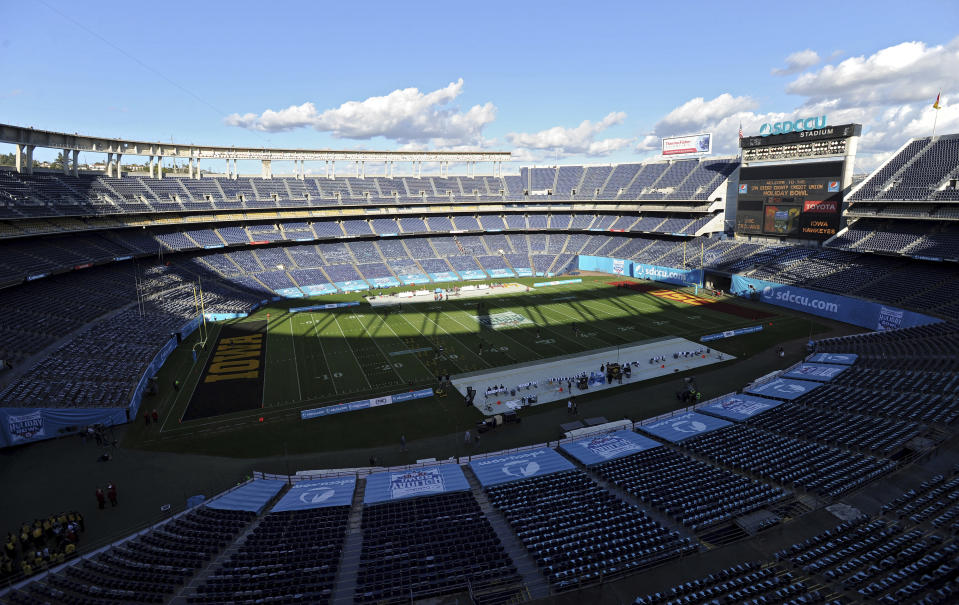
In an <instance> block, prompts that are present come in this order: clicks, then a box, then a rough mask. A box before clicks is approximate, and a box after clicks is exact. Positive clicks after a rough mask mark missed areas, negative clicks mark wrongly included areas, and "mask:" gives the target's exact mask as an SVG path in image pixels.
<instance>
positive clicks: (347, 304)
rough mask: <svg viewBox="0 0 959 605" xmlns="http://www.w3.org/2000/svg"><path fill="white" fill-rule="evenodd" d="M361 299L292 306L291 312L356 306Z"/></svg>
mask: <svg viewBox="0 0 959 605" xmlns="http://www.w3.org/2000/svg"><path fill="white" fill-rule="evenodd" d="M359 304H360V303H359V301H355V300H352V301H350V302H338V303H326V304H323V305H310V306H309V307H290V313H302V312H304V311H328V310H330V309H339V308H341V307H356V306H358V305H359Z"/></svg>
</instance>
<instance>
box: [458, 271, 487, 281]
mask: <svg viewBox="0 0 959 605" xmlns="http://www.w3.org/2000/svg"><path fill="white" fill-rule="evenodd" d="M460 277H462V278H463V279H465V280H474V279H486V272H484V271H480V270H478V269H471V270H469V271H460Z"/></svg>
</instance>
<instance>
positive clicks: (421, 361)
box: [380, 313, 433, 380]
mask: <svg viewBox="0 0 959 605" xmlns="http://www.w3.org/2000/svg"><path fill="white" fill-rule="evenodd" d="M399 316H400V317H403V314H402V313H399ZM403 321H406V323H408V324H409V325H410V327H411V328H413V329H414V330H415V329H416V328H415V327H413V324H410V322H409V321H407V320H406V318H405V317H403ZM383 324H384V325H385V326H386V327H387V328H389V329H390V332H392V333H393V336H394V337H396V339H397V340H398V341H400V343H403V339H402V338H401V337H400V335H399V334H397V333H396V330H394V329H393V326H391V325H390V324H389V323H388V322H387V321H386V318H383ZM420 336H423V335H422V334H420ZM423 338H425V336H424V337H423ZM403 344H405V343H403ZM380 352H382V349H380ZM413 357H415V358H416V361H418V362H419V364H420V365H421V366H423V369H424V370H426V373H427V374H428V375H429V376H430V377H432V376H433V371H432V370H430V369H429V368H428V367H426V364H425V363H423V360H422V359H420V356H419V355H415V354H414V355H413ZM384 359H386V363H388V364H390V365H391V366H392V365H393V363H392V362H391V361H390V360H389V356H388V355H384ZM393 371H394V372H396V369H395V368H394V370H393ZM401 380H402V379H401Z"/></svg>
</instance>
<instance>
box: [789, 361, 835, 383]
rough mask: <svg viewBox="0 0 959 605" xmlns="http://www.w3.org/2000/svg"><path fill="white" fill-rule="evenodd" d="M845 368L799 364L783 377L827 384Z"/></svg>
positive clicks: (830, 365)
mask: <svg viewBox="0 0 959 605" xmlns="http://www.w3.org/2000/svg"><path fill="white" fill-rule="evenodd" d="M847 367H848V366H841V365H837V364H834V363H801V364H799V365H798V366H796V367H794V368H792V369H791V370H789V371H788V372H786V373H785V374H783V376H784V377H785V378H799V379H800V380H813V381H815V382H829V381H830V380H832V379H833V378H835V377H836V376H839V375H840V374H842V373H843V372H845V371H846V368H847Z"/></svg>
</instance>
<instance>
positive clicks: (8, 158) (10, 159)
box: [0, 153, 17, 166]
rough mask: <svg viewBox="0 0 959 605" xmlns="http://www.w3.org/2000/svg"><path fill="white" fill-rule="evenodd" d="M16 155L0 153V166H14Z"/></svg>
mask: <svg viewBox="0 0 959 605" xmlns="http://www.w3.org/2000/svg"><path fill="white" fill-rule="evenodd" d="M16 165H17V155H16V154H15V153H0V166H16Z"/></svg>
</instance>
